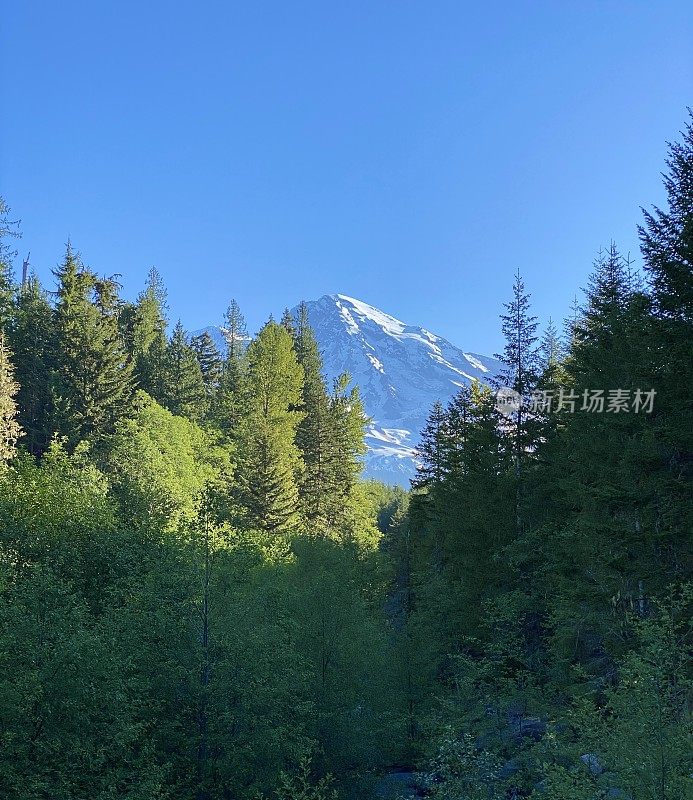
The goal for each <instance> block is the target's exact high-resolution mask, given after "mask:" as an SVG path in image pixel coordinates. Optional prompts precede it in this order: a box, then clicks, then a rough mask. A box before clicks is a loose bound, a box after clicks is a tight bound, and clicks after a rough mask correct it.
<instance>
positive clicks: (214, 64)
mask: <svg viewBox="0 0 693 800" xmlns="http://www.w3.org/2000/svg"><path fill="white" fill-rule="evenodd" d="M691 43H693V5H692V4H691V3H690V2H666V1H665V2H660V3H652V2H637V1H634V2H612V1H610V0H600V2H589V1H585V0H581V1H580V2H578V1H577V0H575V2H573V1H572V0H565V1H564V0H561V2H556V1H555V0H554V1H553V2H504V3H496V4H482V3H470V2H459V1H458V2H431V1H430V0H428V2H406V0H403V2H349V3H337V2H301V1H300V0H299V1H298V2H291V3H287V2H244V3H240V2H209V0H199V2H197V3H182V2H181V3H169V2H160V0H148V2H145V3H143V2H137V3H135V2H129V1H127V0H126V1H125V2H123V1H122V0H121V2H118V3H116V2H98V3H94V2H91V1H90V0H83V2H74V0H62V2H41V1H40V0H39V2H35V3H12V4H9V5H8V6H7V7H6V8H5V10H4V12H3V23H2V28H1V31H0V69H1V70H2V75H3V81H2V83H3V90H2V95H3V97H2V101H3V103H2V104H3V121H2V125H1V126H0V193H2V194H3V196H4V197H5V199H6V200H7V202H8V203H9V204H10V206H11V207H12V209H13V211H14V213H15V215H16V216H17V217H20V218H21V219H22V230H23V234H24V239H23V241H22V242H21V243H20V254H21V255H24V254H25V253H26V251H27V250H31V253H32V258H31V260H32V263H33V264H34V265H35V267H36V269H37V271H38V272H39V274H40V275H41V277H42V278H44V279H46V281H47V282H48V283H49V284H50V285H51V288H52V279H51V278H50V269H51V268H52V267H53V266H55V264H56V263H57V262H58V261H59V259H60V257H61V254H62V251H63V248H64V243H65V241H66V240H67V238H68V236H70V237H71V239H72V241H73V243H74V244H75V246H76V247H77V248H78V249H79V250H80V251H81V252H82V255H83V258H84V260H85V262H86V263H88V264H89V265H91V266H92V267H93V268H95V269H97V270H98V271H99V272H102V273H105V274H113V273H122V274H123V283H124V292H125V295H126V296H128V297H133V296H135V295H136V293H137V292H138V291H139V289H140V288H141V284H142V283H143V281H144V277H145V275H146V273H147V271H148V269H149V268H150V266H152V265H156V266H157V267H158V268H159V270H160V271H161V273H162V274H163V276H164V278H165V281H166V283H167V285H168V289H169V298H170V305H171V310H172V315H173V316H174V317H178V316H180V317H181V318H182V319H183V322H184V324H185V325H186V326H187V327H188V328H190V329H194V328H197V327H200V326H202V325H203V324H206V323H209V322H216V321H218V320H220V318H221V315H222V313H223V310H224V308H225V306H226V303H227V301H228V299H229V298H230V297H235V298H237V299H238V301H239V302H240V304H241V307H242V308H243V310H244V312H245V313H246V316H247V318H248V321H249V323H250V327H251V328H252V329H254V330H256V329H257V328H258V327H259V325H260V324H261V323H262V322H263V321H264V319H265V318H266V317H267V316H268V315H269V313H270V312H273V313H274V314H275V315H276V314H279V313H281V310H282V308H283V307H284V306H292V305H294V304H295V303H296V302H298V301H299V300H300V299H301V298H306V299H313V298H317V297H319V296H321V295H323V294H326V293H331V292H342V293H344V294H348V295H352V296H354V297H357V298H360V299H363V300H365V301H367V302H370V303H372V304H374V305H376V306H379V307H381V308H383V309H384V310H385V311H388V312H389V313H392V314H394V315H395V316H398V317H400V318H401V319H403V320H405V321H407V322H411V323H416V324H421V325H424V326H425V327H428V328H429V329H431V330H433V331H435V332H436V333H440V334H442V335H444V336H446V337H447V338H449V339H451V340H452V341H453V342H455V343H457V344H459V345H461V346H464V347H466V348H469V349H475V350H476V351H478V352H485V353H490V352H493V351H494V350H497V349H498V348H499V347H500V336H499V325H498V317H497V315H498V313H499V311H500V306H501V303H502V301H503V300H504V299H506V298H507V296H508V295H509V291H510V285H511V283H512V276H513V274H514V272H515V270H516V269H517V268H518V267H519V268H520V270H521V271H522V273H523V275H524V277H525V281H526V284H527V286H528V288H529V289H530V290H531V291H532V294H533V299H534V308H535V313H537V314H538V315H539V317H540V318H541V319H546V318H547V317H548V316H550V315H552V316H553V317H554V318H558V319H560V318H562V317H563V316H564V315H565V314H566V313H567V309H568V307H569V304H570V302H571V300H572V298H573V296H574V294H575V292H576V290H578V289H579V287H580V286H584V285H585V283H586V277H587V274H588V272H589V270H590V264H591V261H592V258H593V256H594V254H595V253H596V251H597V250H598V248H599V247H600V246H603V245H607V244H608V243H609V241H610V240H611V239H612V238H613V239H615V240H616V241H617V243H619V244H620V245H621V247H622V248H623V249H624V250H630V251H632V252H633V254H635V255H638V256H639V253H638V252H637V234H636V224H637V223H638V221H639V218H640V211H639V206H640V205H650V204H652V203H657V202H659V203H661V202H662V200H663V193H662V189H661V179H660V172H661V170H662V169H663V161H664V157H665V140H667V139H672V138H675V137H676V136H677V132H678V131H679V130H680V128H681V127H682V125H683V121H684V119H685V106H686V105H687V104H688V105H690V104H691V103H693V91H692V90H693V45H692V44H691Z"/></svg>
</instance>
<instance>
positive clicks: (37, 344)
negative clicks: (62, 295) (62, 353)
mask: <svg viewBox="0 0 693 800" xmlns="http://www.w3.org/2000/svg"><path fill="white" fill-rule="evenodd" d="M10 340H11V345H12V351H13V353H14V354H15V362H16V370H15V373H16V376H17V380H18V382H19V393H18V395H17V402H18V405H19V409H20V413H19V422H20V424H21V426H22V428H23V430H24V432H25V433H24V440H23V444H24V445H25V446H26V448H27V449H28V450H29V452H30V453H32V454H33V455H40V454H41V453H43V452H44V451H45V450H46V449H47V448H48V445H49V443H50V440H51V437H52V435H53V432H54V430H55V425H56V421H55V410H54V407H53V386H54V373H55V370H56V367H57V364H58V360H57V359H58V355H57V340H56V320H55V315H54V313H53V309H52V308H51V306H50V303H49V302H48V298H47V296H46V293H45V292H44V290H43V289H42V287H41V285H40V283H39V281H38V279H37V278H36V277H31V278H29V279H28V281H27V283H26V285H25V286H23V287H22V288H21V291H20V292H19V295H18V297H17V308H16V314H15V320H14V324H13V325H12V328H11V330H10Z"/></svg>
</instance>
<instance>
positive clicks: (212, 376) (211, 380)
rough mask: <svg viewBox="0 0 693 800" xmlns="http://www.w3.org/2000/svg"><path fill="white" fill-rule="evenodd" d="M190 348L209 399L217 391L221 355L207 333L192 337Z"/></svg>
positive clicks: (220, 370)
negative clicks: (193, 352) (198, 366)
mask: <svg viewBox="0 0 693 800" xmlns="http://www.w3.org/2000/svg"><path fill="white" fill-rule="evenodd" d="M190 346H191V347H192V349H193V350H194V351H195V355H196V356H197V362H198V364H199V365H200V371H201V373H202V381H203V383H204V385H205V390H206V392H207V397H208V398H210V399H211V398H212V397H213V396H214V394H215V392H216V391H217V390H218V389H219V382H220V380H221V373H222V360H221V354H220V353H219V350H218V349H217V346H216V344H215V343H214V339H212V335H211V334H210V332H209V331H203V332H202V333H201V334H199V335H198V336H193V337H192V339H191V340H190Z"/></svg>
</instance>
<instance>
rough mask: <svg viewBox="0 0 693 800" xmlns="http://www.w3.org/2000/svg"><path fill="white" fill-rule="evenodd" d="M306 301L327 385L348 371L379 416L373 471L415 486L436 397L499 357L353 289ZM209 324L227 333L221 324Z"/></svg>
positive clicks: (371, 448)
mask: <svg viewBox="0 0 693 800" xmlns="http://www.w3.org/2000/svg"><path fill="white" fill-rule="evenodd" d="M307 306H308V318H309V320H310V324H311V326H312V327H313V329H314V331H315V335H316V338H317V340H318V344H319V346H320V350H321V352H322V356H323V362H324V369H325V376H326V378H327V380H328V385H331V382H332V379H333V378H334V377H336V376H338V375H340V374H341V373H343V372H348V373H349V374H350V375H351V377H352V381H353V383H355V384H356V385H358V387H359V389H360V392H361V397H362V399H363V403H364V406H365V409H366V412H367V414H368V415H369V417H370V418H371V420H372V422H371V424H370V425H369V427H368V433H367V438H366V443H367V445H368V453H367V455H366V461H365V475H366V477H370V478H378V479H379V480H383V481H385V482H387V483H396V484H400V485H402V486H408V485H409V479H410V478H411V477H412V476H413V475H414V471H415V465H416V462H415V448H416V445H417V443H418V441H419V434H420V432H421V429H422V428H423V426H424V424H425V422H426V417H427V416H428V412H429V411H430V409H431V406H432V405H433V404H434V403H435V401H436V400H440V401H441V402H443V403H446V402H447V401H448V400H449V399H450V398H451V397H452V396H453V395H454V394H455V392H456V391H457V390H458V389H459V387H460V386H463V385H467V384H469V383H470V382H471V381H472V380H473V379H475V378H476V379H479V380H481V381H482V382H486V381H488V380H489V379H490V378H491V377H492V376H493V375H495V374H496V372H497V371H498V369H499V363H498V361H497V360H496V359H494V358H489V357H488V356H481V355H478V354H477V353H470V352H467V351H464V350H462V349H460V348H458V347H456V346H455V345H453V344H451V343H450V342H448V341H447V340H446V339H443V338H442V337H441V336H436V335H435V334H434V333H431V332H430V331H428V330H426V329H425V328H421V327H419V326H416V325H407V324H406V323H404V322H401V321H400V320H398V319H396V318H395V317H392V316H390V315H389V314H386V313H385V312H384V311H380V310H379V309H377V308H375V307H374V306H371V305H368V304H367V303H364V302H362V301H361V300H355V299H354V298H352V297H347V296H346V295H342V294H334V295H325V296H324V297H321V298H320V299H319V300H313V301H310V302H308V303H307ZM208 330H210V331H211V332H212V333H213V334H216V336H218V337H219V338H221V337H220V334H219V331H218V329H216V330H214V329H212V328H209V329H208ZM215 338H216V337H215Z"/></svg>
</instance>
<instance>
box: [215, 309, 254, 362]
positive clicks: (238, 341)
mask: <svg viewBox="0 0 693 800" xmlns="http://www.w3.org/2000/svg"><path fill="white" fill-rule="evenodd" d="M221 332H222V334H223V336H224V339H225V341H226V360H227V361H229V362H238V361H240V359H241V356H242V355H243V352H244V351H245V348H246V345H247V344H248V328H247V326H246V323H245V317H244V316H243V314H242V313H241V307H240V306H239V305H238V303H237V302H236V301H235V300H231V302H230V303H229V307H228V308H227V309H226V313H225V314H224V324H223V325H222V328H221Z"/></svg>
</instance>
